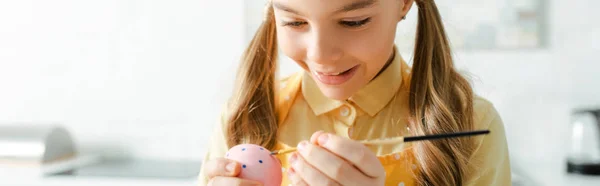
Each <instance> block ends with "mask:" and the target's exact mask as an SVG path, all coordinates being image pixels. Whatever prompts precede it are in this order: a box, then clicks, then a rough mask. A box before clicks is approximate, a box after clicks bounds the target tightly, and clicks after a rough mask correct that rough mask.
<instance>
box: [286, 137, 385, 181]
mask: <svg viewBox="0 0 600 186" xmlns="http://www.w3.org/2000/svg"><path fill="white" fill-rule="evenodd" d="M297 148H298V152H296V153H294V154H292V156H291V157H290V159H289V162H290V164H291V165H292V166H291V168H290V169H289V170H288V171H287V172H288V177H289V179H290V181H291V182H292V183H293V184H294V185H343V186H351V185H373V186H380V185H383V184H384V182H385V170H384V169H383V166H382V165H381V163H380V162H379V160H378V159H377V156H376V155H375V154H374V153H373V152H371V151H370V150H369V149H368V148H367V147H366V146H365V145H363V144H361V143H359V142H357V141H353V140H350V139H346V138H342V137H340V136H336V135H333V134H328V133H324V132H320V131H319V132H316V133H314V134H313V135H312V137H311V138H310V143H309V142H307V141H303V142H300V143H299V144H298V147H297Z"/></svg>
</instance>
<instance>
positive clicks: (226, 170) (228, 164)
mask: <svg viewBox="0 0 600 186" xmlns="http://www.w3.org/2000/svg"><path fill="white" fill-rule="evenodd" d="M204 170H205V171H204V172H205V175H204V176H206V177H208V179H209V181H208V186H219V185H224V186H230V185H233V186H260V185H262V184H261V183H259V182H256V181H252V180H244V179H240V178H236V176H237V175H238V174H240V170H241V169H240V164H239V163H238V162H235V161H232V160H229V159H225V158H217V159H213V160H210V161H208V162H206V165H205V166H204Z"/></svg>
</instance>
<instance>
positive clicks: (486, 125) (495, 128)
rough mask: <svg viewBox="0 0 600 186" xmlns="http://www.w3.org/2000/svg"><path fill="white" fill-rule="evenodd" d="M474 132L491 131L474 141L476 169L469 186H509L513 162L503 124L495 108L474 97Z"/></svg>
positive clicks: (485, 100)
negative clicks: (511, 161)
mask: <svg viewBox="0 0 600 186" xmlns="http://www.w3.org/2000/svg"><path fill="white" fill-rule="evenodd" d="M473 113H474V125H475V130H489V131H490V133H489V134H487V135H484V136H477V137H475V143H476V146H475V149H474V153H473V154H472V155H471V158H470V160H469V161H470V162H471V164H472V165H473V166H474V167H475V168H476V171H473V172H471V173H470V174H468V176H467V180H468V184H466V185H469V186H471V185H494V186H496V185H507V184H510V160H509V152H508V144H507V141H506V133H505V129H504V124H503V122H502V119H501V118H500V114H498V111H497V110H496V108H495V106H494V104H492V102H490V101H489V100H487V99H485V98H483V97H480V96H475V98H474V99H473Z"/></svg>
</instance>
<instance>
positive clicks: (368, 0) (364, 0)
mask: <svg viewBox="0 0 600 186" xmlns="http://www.w3.org/2000/svg"><path fill="white" fill-rule="evenodd" d="M375 3H377V0H361V1H357V2H353V3H350V4H349V5H346V6H343V7H342V8H340V9H339V10H337V11H335V13H342V12H350V11H353V10H358V9H363V8H368V7H371V6H373V5H374V4H375Z"/></svg>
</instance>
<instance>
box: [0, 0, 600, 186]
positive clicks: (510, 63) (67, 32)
mask: <svg viewBox="0 0 600 186" xmlns="http://www.w3.org/2000/svg"><path fill="white" fill-rule="evenodd" d="M436 2H437V3H438V6H439V8H440V11H441V14H442V16H443V19H444V21H445V24H446V28H447V31H448V35H449V36H450V41H451V43H452V44H453V47H454V49H455V50H454V55H455V56H454V57H455V59H456V64H457V67H458V68H459V69H460V70H461V71H463V72H464V73H465V74H468V75H469V76H470V78H471V80H472V82H473V85H474V87H475V89H476V92H477V94H479V95H481V96H483V97H486V98H488V99H489V100H491V101H492V102H493V103H494V104H495V106H496V108H497V109H498V111H499V112H500V114H501V116H502V119H503V121H504V124H505V128H506V134H507V138H508V143H509V149H510V156H511V163H512V166H513V169H514V170H513V178H514V179H515V180H514V185H549V186H550V185H582V186H587V185H600V177H597V176H589V175H580V174H572V173H567V171H566V170H567V169H566V165H567V159H568V157H569V156H570V154H571V153H572V151H573V149H577V148H574V147H573V145H574V144H581V143H576V142H573V140H574V139H582V138H580V137H577V136H576V137H574V134H573V133H574V132H573V131H575V129H573V126H574V125H575V124H574V123H577V122H574V118H576V116H574V114H573V113H574V111H575V110H581V109H593V108H599V107H597V106H599V105H600V73H599V72H598V70H599V69H600V61H599V59H598V57H597V56H598V53H599V52H600V22H598V21H597V20H596V19H598V18H600V12H599V11H597V10H596V9H597V7H600V2H598V1H593V0H573V1H558V0H545V1H544V0H477V1H475V0H456V1H441V0H438V1H436ZM264 3H265V1H264V0H235V1H215V0H178V1H164V0H163V1H159V0H103V1H92V0H77V1H75V0H56V1H41V0H20V1H9V0H0V185H27V186H37V185H65V186H70V185H73V186H74V185H81V186H86V185H145V186H147V185H194V184H195V179H196V178H195V176H196V175H197V174H198V172H199V168H200V163H201V162H200V160H201V159H202V157H203V155H204V153H205V152H206V151H205V149H206V146H207V144H208V139H209V137H210V135H211V132H212V128H213V126H214V125H215V124H216V123H217V122H218V119H219V116H220V115H219V114H220V111H221V108H222V105H223V104H224V103H225V101H226V100H227V98H228V97H229V95H231V91H232V88H233V83H234V77H235V71H236V69H237V63H238V59H239V57H240V55H241V53H242V51H243V50H244V48H245V47H246V45H247V43H248V42H249V40H250V39H251V37H252V35H253V33H254V31H255V29H256V28H257V26H258V25H259V24H260V22H261V19H262V16H263V12H262V11H263V9H264ZM416 10H417V9H416V7H413V9H412V10H411V12H410V13H409V15H408V16H407V20H406V21H404V22H401V23H400V24H399V25H398V34H397V41H396V43H397V45H398V46H399V49H400V52H401V53H402V55H403V57H404V58H405V59H406V60H407V61H411V60H412V58H411V53H412V45H413V41H412V39H413V38H414V31H415V30H414V28H415V24H416V15H417V11H416ZM298 70H300V69H299V68H298V67H296V66H295V64H294V63H293V62H291V61H290V60H289V59H287V58H286V57H284V56H281V66H280V73H281V75H282V76H285V75H286V74H289V73H292V72H295V71H298ZM599 118H600V116H599ZM594 122H596V121H591V123H594ZM594 125H596V128H594V127H593V126H594ZM597 125H600V123H597V124H591V125H589V126H592V128H591V130H596V129H598V128H597V127H598V126H597ZM586 126H587V125H586ZM586 129H587V128H586ZM599 133H600V129H599ZM591 135H594V134H591ZM591 138H592V139H596V140H598V141H600V137H598V138H595V137H591ZM585 139H586V141H587V142H589V140H588V139H589V138H585ZM597 143H600V142H597ZM594 148H598V150H599V151H600V145H599V146H595V145H594V144H592V146H590V147H588V148H584V149H594ZM53 149H60V150H53ZM578 149H579V150H581V148H578ZM53 151H56V152H53ZM20 156H26V157H25V158H22V157H20ZM52 157H54V159H57V158H56V157H59V158H58V159H60V161H58V160H56V161H50V160H53V158H52ZM60 157H62V158H60ZM73 167H77V168H73ZM15 170H19V171H15Z"/></svg>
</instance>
